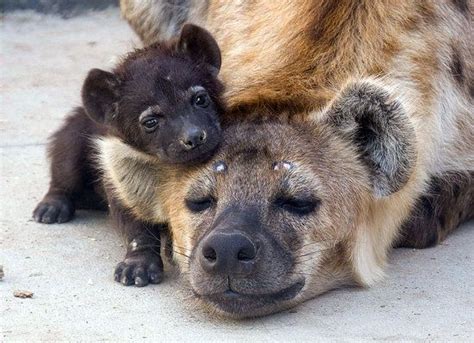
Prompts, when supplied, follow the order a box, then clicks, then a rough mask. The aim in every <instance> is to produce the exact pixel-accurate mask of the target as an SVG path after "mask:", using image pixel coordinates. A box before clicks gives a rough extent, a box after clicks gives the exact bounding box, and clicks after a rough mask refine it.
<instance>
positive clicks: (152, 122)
mask: <svg viewBox="0 0 474 343" xmlns="http://www.w3.org/2000/svg"><path fill="white" fill-rule="evenodd" d="M140 124H141V125H142V126H143V127H144V128H145V131H146V132H153V131H155V130H156V128H157V127H158V124H159V120H158V118H157V117H155V116H150V117H146V118H143V119H142V120H141V121H140Z"/></svg>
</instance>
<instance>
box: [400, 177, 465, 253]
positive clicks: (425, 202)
mask: <svg viewBox="0 0 474 343" xmlns="http://www.w3.org/2000/svg"><path fill="white" fill-rule="evenodd" d="M473 217H474V171H470V172H469V171H468V172H465V173H462V172H451V173H446V174H444V175H441V176H436V177H433V178H432V179H431V182H430V187H429V188H428V190H427V192H426V194H424V195H423V196H421V197H420V198H419V199H418V201H417V203H416V205H415V207H414V208H413V210H412V214H411V216H410V218H409V219H408V220H407V221H406V222H405V224H404V225H403V226H402V228H401V237H400V241H399V242H398V244H397V246H398V247H407V248H418V249H421V248H428V247H431V246H434V245H436V244H438V243H440V242H441V241H443V240H444V238H446V236H447V235H448V234H449V233H450V232H451V231H453V230H454V229H456V228H457V227H458V226H459V225H460V224H461V223H463V222H465V221H468V220H469V219H472V218H473Z"/></svg>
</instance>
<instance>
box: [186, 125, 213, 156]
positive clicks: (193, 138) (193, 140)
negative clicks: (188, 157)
mask: <svg viewBox="0 0 474 343" xmlns="http://www.w3.org/2000/svg"><path fill="white" fill-rule="evenodd" d="M206 139H207V133H206V130H203V129H201V128H198V127H195V126H194V127H190V128H187V129H186V130H184V132H183V136H182V137H181V140H180V143H181V145H182V146H183V147H184V149H186V150H193V149H195V148H197V147H198V146H200V145H202V144H204V143H205V142H206Z"/></svg>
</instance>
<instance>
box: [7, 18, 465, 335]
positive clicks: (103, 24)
mask: <svg viewBox="0 0 474 343" xmlns="http://www.w3.org/2000/svg"><path fill="white" fill-rule="evenodd" d="M0 30H1V32H0V40H1V59H0V63H1V67H0V68H1V69H0V78H1V82H0V84H1V105H0V113H1V119H0V120H1V121H0V128H1V137H0V151H1V160H0V161H1V177H0V211H1V215H0V264H1V265H3V266H4V271H5V277H4V279H3V281H0V341H7V342H8V341H13V340H21V341H32V340H73V341H78V340H81V341H102V340H120V341H122V340H124V341H125V340H141V339H145V340H158V341H239V342H247V341H256V340H258V341H314V340H338V341H349V340H410V341H411V340H420V341H425V340H428V341H429V340H443V341H445V340H452V341H459V340H464V341H473V340H474V268H473V259H474V230H473V228H474V223H472V222H471V223H469V224H467V225H465V226H464V227H462V228H461V229H460V230H458V231H457V232H456V233H455V234H453V235H452V236H451V237H449V238H448V240H446V242H445V243H443V244H442V245H440V246H438V247H436V248H432V249H427V250H407V249H405V250H396V251H394V252H393V254H392V256H391V264H390V266H389V268H388V270H387V278H386V279H385V281H383V282H381V283H380V284H378V285H377V286H375V287H373V288H372V289H342V290H338V291H333V292H330V293H328V294H325V295H323V296H321V297H319V298H317V299H314V300H312V301H309V302H307V303H305V304H303V305H302V306H300V307H298V308H296V309H295V310H293V311H289V312H284V313H280V314H276V315H273V316H269V317H266V318H261V319H256V320H246V321H228V320H220V319H215V318H211V317H209V316H208V315H207V314H206V313H205V312H202V311H201V310H199V309H198V308H194V307H193V306H192V303H193V302H192V299H191V297H190V296H189V293H188V291H187V290H186V287H185V286H183V285H180V283H179V282H178V280H176V278H168V279H167V280H166V281H165V282H164V283H163V284H161V285H156V286H150V287H146V288H141V289H138V288H126V287H123V286H121V285H119V284H116V283H115V282H114V281H113V279H112V271H113V268H114V266H115V264H116V263H117V262H118V261H119V260H120V258H121V257H122V254H123V252H124V251H123V250H124V248H123V247H121V240H120V238H119V237H118V235H117V234H116V233H115V232H114V230H113V228H112V227H111V226H110V225H109V223H108V222H107V218H106V216H105V215H103V214H101V213H93V212H92V213H91V212H79V213H78V216H77V218H76V219H75V220H74V221H73V222H71V223H68V224H63V225H53V226H46V225H40V224H36V223H34V222H33V221H32V220H31V211H32V209H33V208H34V206H35V204H36V203H37V202H38V201H39V200H40V199H41V197H42V196H43V194H44V192H45V191H46V188H47V184H48V164H47V161H46V159H45V143H46V142H47V137H48V136H49V135H50V134H51V133H52V132H53V130H55V129H56V128H57V127H58V126H59V125H60V123H61V119H62V118H63V117H64V115H65V114H66V113H67V112H68V110H69V109H70V108H71V107H72V106H73V105H77V104H79V90H80V86H81V83H82V80H83V77H84V76H85V74H86V72H87V71H88V69H89V68H92V67H108V66H110V65H111V61H112V60H113V59H114V56H116V55H117V54H120V53H123V52H125V51H127V50H128V49H130V48H131V47H133V46H134V44H136V43H137V39H136V37H134V35H133V34H132V32H131V31H130V29H129V28H128V26H127V25H126V23H125V22H123V21H121V20H120V18H119V14H118V11H117V10H116V9H115V10H108V11H106V12H102V13H93V14H89V15H85V16H80V17H76V18H73V19H69V20H62V19H60V18H54V17H47V16H41V15H38V14H33V13H15V14H8V15H6V16H5V17H4V18H3V19H2V23H1V29H0ZM18 289H24V290H30V291H32V292H34V296H33V298H32V299H19V298H15V297H13V291H14V290H18Z"/></svg>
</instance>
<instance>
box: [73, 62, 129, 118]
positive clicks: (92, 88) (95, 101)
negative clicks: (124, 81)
mask: <svg viewBox="0 0 474 343" xmlns="http://www.w3.org/2000/svg"><path fill="white" fill-rule="evenodd" d="M119 85H120V80H119V78H118V77H117V76H116V75H114V74H112V73H109V72H107V71H104V70H100V69H92V70H91V71H89V74H87V77H86V80H85V81H84V84H83V86H82V103H83V105H84V108H85V110H86V113H87V114H88V115H89V117H91V119H92V120H94V121H96V122H98V123H106V122H108V121H109V120H110V119H112V118H113V117H114V115H115V114H116V111H117V103H118V99H119V89H118V88H119Z"/></svg>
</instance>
